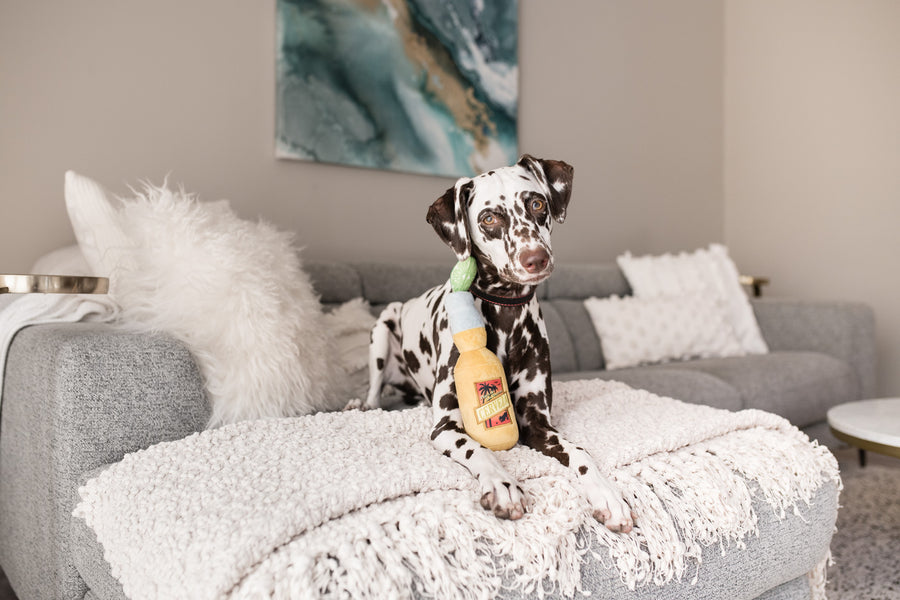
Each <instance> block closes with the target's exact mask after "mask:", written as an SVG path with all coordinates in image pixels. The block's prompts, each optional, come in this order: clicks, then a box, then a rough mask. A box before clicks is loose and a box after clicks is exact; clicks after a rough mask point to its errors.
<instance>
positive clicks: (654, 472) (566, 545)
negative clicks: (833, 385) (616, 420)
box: [231, 428, 840, 600]
mask: <svg viewBox="0 0 900 600" xmlns="http://www.w3.org/2000/svg"><path fill="white" fill-rule="evenodd" d="M796 433H797V435H792V434H791V433H790V432H785V431H772V430H768V429H764V428H752V429H747V430H741V431H735V432H732V433H730V434H728V435H725V436H721V437H719V438H714V439H711V440H709V441H707V442H703V443H700V444H694V445H692V446H688V447H685V448H682V449H681V450H678V451H675V452H668V453H659V454H654V455H651V456H649V457H647V458H645V459H643V460H640V461H638V462H635V463H632V464H630V465H626V466H624V467H622V468H621V469H617V470H615V471H614V472H613V473H611V476H612V478H613V479H615V481H617V482H618V485H619V486H620V487H621V489H622V490H623V492H624V494H625V498H626V499H627V500H628V502H629V504H630V505H631V506H632V508H633V510H634V512H635V513H636V514H638V515H639V519H638V522H637V526H636V528H635V530H634V532H633V533H632V535H629V536H623V535H617V534H613V533H611V532H609V531H608V530H607V529H606V528H605V527H603V526H602V525H600V524H598V523H597V522H596V521H595V520H594V519H593V518H591V516H590V515H589V514H588V513H587V512H586V511H585V510H584V509H583V504H582V503H581V500H580V496H579V493H578V490H577V489H576V487H575V485H576V484H575V483H574V481H573V480H572V479H571V477H570V476H569V475H568V474H566V473H560V474H554V475H552V476H548V477H544V478H543V481H544V484H542V485H538V484H537V483H536V481H535V480H526V481H523V482H522V485H523V486H524V487H525V490H526V493H527V494H529V495H531V497H532V498H533V501H534V502H533V508H532V510H533V511H538V512H531V513H529V514H528V515H527V516H526V517H525V518H523V519H522V520H520V521H516V522H509V521H499V520H497V519H495V518H494V517H493V516H492V515H491V514H490V513H488V512H486V511H484V510H482V509H481V508H480V507H478V506H477V504H475V503H473V502H472V501H471V494H470V493H469V492H466V491H446V490H442V491H434V492H428V493H427V498H423V496H425V495H419V496H408V497H401V498H398V499H396V500H392V501H389V502H382V503H379V504H376V505H371V506H368V507H366V508H364V509H362V510H359V511H355V512H354V513H351V514H349V515H346V516H344V517H343V518H341V519H335V520H332V521H329V522H327V523H325V524H323V525H322V526H320V527H318V528H316V529H315V530H313V531H311V532H307V533H306V534H305V535H304V536H302V537H299V538H297V539H295V540H294V541H292V542H291V543H289V544H287V545H285V546H282V547H281V548H279V549H278V550H277V551H275V552H274V553H272V554H271V555H270V556H269V557H267V558H266V559H265V560H264V561H263V562H262V563H261V564H259V565H258V566H257V567H256V568H255V569H254V570H253V572H252V573H251V574H250V575H249V576H248V577H246V578H244V579H243V581H241V582H240V583H239V584H238V586H236V588H235V589H233V590H232V593H231V598H235V599H244V598H259V597H276V598H278V597H307V596H310V597H317V596H327V597H354V598H356V597H376V598H377V597H397V596H398V593H399V594H401V596H400V597H406V596H405V594H408V593H411V590H417V591H418V592H419V593H420V594H422V595H425V596H431V597H436V598H459V599H466V600H468V599H489V598H496V597H497V596H498V595H510V596H515V595H521V594H535V595H537V596H538V597H544V596H545V595H547V594H553V595H557V594H559V595H563V596H566V597H572V596H574V595H576V594H578V593H585V592H584V590H583V589H582V587H581V572H580V564H581V561H580V559H581V558H582V557H583V556H584V555H585V554H587V553H590V554H592V555H593V556H594V557H595V558H596V559H597V560H599V561H600V562H601V563H602V564H603V565H604V566H607V567H614V568H615V569H616V570H618V571H619V573H620V574H621V579H622V582H623V583H624V584H625V585H627V586H628V587H629V588H630V589H635V588H636V587H637V586H642V585H648V584H651V583H652V584H656V585H664V584H666V583H668V582H670V581H673V580H676V581H682V580H683V579H684V578H686V577H690V581H691V582H696V580H697V577H698V573H699V568H700V564H701V562H702V550H703V548H704V547H707V546H711V545H718V546H719V547H720V549H721V551H722V552H723V553H724V552H725V551H726V550H727V549H729V548H741V547H743V545H744V542H743V540H744V539H745V538H746V536H747V535H755V534H758V532H759V528H758V518H757V514H756V512H755V510H754V507H753V501H754V499H762V500H763V501H764V502H765V504H767V505H768V506H770V507H771V509H772V510H773V511H774V512H775V514H776V515H778V516H779V517H780V518H784V517H785V515H786V514H787V511H789V510H790V511H792V512H793V513H794V514H797V515H801V516H802V509H803V507H804V506H809V504H810V502H811V500H812V498H813V496H814V494H815V493H816V491H817V490H818V488H819V487H820V486H821V485H822V484H823V482H825V481H834V482H836V483H837V484H838V486H840V478H839V475H838V468H837V462H836V460H835V459H834V457H833V456H832V455H831V454H830V453H829V452H828V450H827V449H826V448H824V447H821V446H818V445H816V444H815V443H814V444H812V445H810V443H809V441H808V440H807V439H806V437H805V436H804V435H803V434H801V433H800V432H796ZM773 456H779V457H783V460H778V461H773V460H772V457H773ZM548 480H549V481H550V485H546V483H547V481H548ZM423 500H426V501H423ZM572 515H577V522H575V523H573V522H571V519H572V518H573V517H572ZM560 519H563V520H565V521H566V522H559V521H560ZM576 531H580V533H581V535H576V533H575V532H576ZM593 541H598V542H599V544H592V542H593ZM598 547H602V548H604V550H603V551H602V552H601V553H599V554H598V553H597V551H596V550H595V549H596V548H598ZM498 554H502V555H504V556H505V557H506V559H505V560H504V561H503V562H502V563H495V562H494V561H492V559H491V558H490V557H491V556H496V555H498ZM413 573H415V574H417V575H416V576H413V575H412V574H413ZM809 577H810V584H811V585H810V587H811V589H812V590H813V594H812V598H813V599H814V600H818V599H820V598H824V597H825V595H824V581H825V561H823V563H821V564H820V565H818V566H817V567H816V569H815V570H814V571H812V572H811V573H810V574H809ZM504 586H506V587H504Z"/></svg>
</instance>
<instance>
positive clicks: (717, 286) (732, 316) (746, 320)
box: [616, 244, 769, 354]
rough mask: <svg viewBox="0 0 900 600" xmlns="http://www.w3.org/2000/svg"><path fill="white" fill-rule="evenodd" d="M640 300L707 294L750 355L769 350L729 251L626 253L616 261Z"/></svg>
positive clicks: (712, 246) (713, 247) (712, 247)
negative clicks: (653, 254)
mask: <svg viewBox="0 0 900 600" xmlns="http://www.w3.org/2000/svg"><path fill="white" fill-rule="evenodd" d="M616 262H618V264H619V267H620V268H621V269H622V272H623V273H624V275H625V278H626V279H627V280H628V283H629V285H630V286H631V289H632V291H633V293H634V295H635V297H637V298H657V297H660V296H678V295H685V294H693V293H702V294H707V295H709V296H710V297H712V298H714V299H716V300H718V301H719V302H720V303H721V305H722V306H723V307H724V309H725V314H726V317H727V319H728V322H729V323H731V325H732V327H733V328H734V332H735V334H736V335H737V338H738V340H739V341H740V344H741V347H742V348H743V349H744V351H745V352H746V353H748V354H765V353H766V352H768V351H769V348H768V346H767V345H766V342H765V340H764V339H763V337H762V333H760V330H759V324H758V323H757V321H756V315H754V314H753V307H752V306H751V305H750V301H749V300H748V299H747V294H746V293H745V292H744V289H743V288H742V287H741V284H740V281H739V274H738V270H737V267H735V265H734V261H732V260H731V257H730V256H729V255H728V249H727V248H726V247H725V246H723V245H721V244H710V246H709V248H701V249H699V250H696V251H694V252H692V253H687V252H682V253H680V254H677V255H673V254H664V255H661V256H640V257H635V256H632V255H631V253H630V252H626V253H625V254H623V255H622V256H619V257H618V258H617V259H616Z"/></svg>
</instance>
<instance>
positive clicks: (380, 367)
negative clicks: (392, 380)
mask: <svg viewBox="0 0 900 600" xmlns="http://www.w3.org/2000/svg"><path fill="white" fill-rule="evenodd" d="M375 366H376V367H378V370H379V371H384V359H383V358H379V359H378V360H376V361H375Z"/></svg>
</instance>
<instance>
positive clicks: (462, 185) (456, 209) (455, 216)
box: [425, 177, 474, 260]
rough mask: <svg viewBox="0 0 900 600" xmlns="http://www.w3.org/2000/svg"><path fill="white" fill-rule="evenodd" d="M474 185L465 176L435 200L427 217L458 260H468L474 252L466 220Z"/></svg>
mask: <svg viewBox="0 0 900 600" xmlns="http://www.w3.org/2000/svg"><path fill="white" fill-rule="evenodd" d="M472 187H474V184H473V183H472V180H471V179H469V178H468V177H463V178H462V179H460V180H459V181H457V182H456V185H454V186H453V187H452V188H450V189H448V190H447V191H446V192H444V195H443V196H441V197H440V198H438V199H437V200H435V201H434V203H433V204H432V205H431V206H430V207H429V208H428V215H427V216H426V217H425V220H426V221H428V223H429V224H430V225H431V226H432V227H434V230H435V231H436V232H437V234H438V236H439V237H440V238H441V239H442V240H444V243H446V244H447V245H449V246H450V248H452V249H453V252H455V253H456V258H457V260H466V259H467V258H469V255H470V254H471V253H472V241H471V238H470V237H469V226H468V223H467V222H466V221H467V220H466V208H467V207H468V205H469V194H470V193H471V192H472Z"/></svg>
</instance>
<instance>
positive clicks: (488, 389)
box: [475, 378, 512, 428]
mask: <svg viewBox="0 0 900 600" xmlns="http://www.w3.org/2000/svg"><path fill="white" fill-rule="evenodd" d="M475 392H476V395H477V397H478V402H479V404H480V406H478V407H477V408H476V409H475V419H476V420H477V422H478V423H479V424H480V423H484V426H485V427H487V428H490V427H497V426H500V425H509V424H511V423H512V419H510V418H509V409H510V407H511V403H510V401H509V393H508V392H507V391H506V390H505V389H504V388H503V380H501V379H500V378H497V379H489V380H487V381H479V382H476V383H475Z"/></svg>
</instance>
